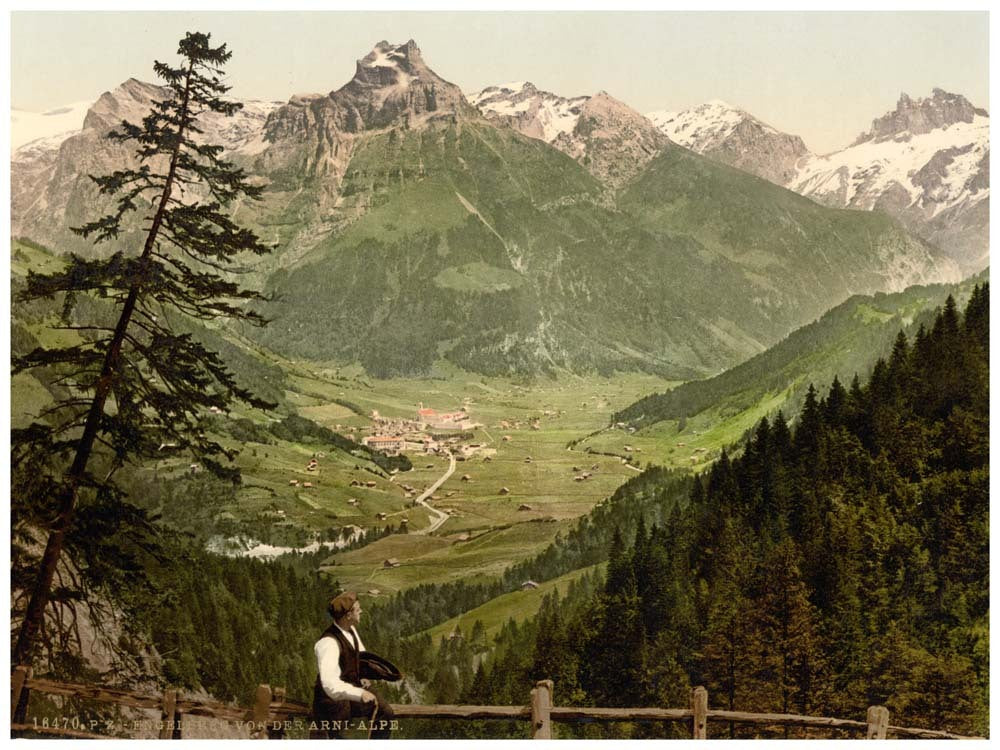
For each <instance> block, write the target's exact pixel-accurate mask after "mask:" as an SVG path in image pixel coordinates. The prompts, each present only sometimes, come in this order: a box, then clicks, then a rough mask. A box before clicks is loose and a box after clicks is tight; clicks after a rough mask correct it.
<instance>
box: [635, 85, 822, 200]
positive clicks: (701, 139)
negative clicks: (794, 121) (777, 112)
mask: <svg viewBox="0 0 1000 750" xmlns="http://www.w3.org/2000/svg"><path fill="white" fill-rule="evenodd" d="M646 116H647V117H648V118H649V119H650V120H652V121H653V123H654V124H655V125H656V127H657V128H658V129H659V130H660V132H661V133H663V134H664V135H666V136H667V138H669V139H670V140H672V141H673V142H674V143H676V144H678V145H680V146H684V148H688V149H691V150H692V151H695V152H697V153H699V154H704V155H706V156H710V157H712V158H714V159H716V160H718V161H721V162H724V163H726V164H729V165H731V166H734V167H739V168H740V169H743V170H745V171H747V172H753V173H754V174H756V175H759V176H761V177H763V178H764V179H767V180H770V181H771V182H776V183H778V184H779V185H784V184H785V183H786V182H787V180H788V179H790V178H791V177H792V176H793V175H794V174H795V166H796V163H797V162H798V160H799V159H801V158H802V157H803V156H805V155H807V154H808V153H809V150H808V149H807V148H806V145H805V143H803V142H802V139H801V138H799V137H798V136H795V135H789V134H787V133H782V132H781V131H779V130H777V129H776V128H774V127H772V126H770V125H768V124H767V123H765V122H762V121H761V120H758V119H757V118H756V117H754V116H753V115H751V114H750V113H748V112H746V111H745V110H743V109H740V108H739V107H735V106H733V105H732V104H729V103H728V102H724V101H722V100H721V99H712V100H710V101H707V102H705V103H704V104H699V105H698V106H696V107H692V108H691V109H685V110H682V111H679V112H677V111H670V110H660V111H657V112H650V113H649V114H648V115H646Z"/></svg>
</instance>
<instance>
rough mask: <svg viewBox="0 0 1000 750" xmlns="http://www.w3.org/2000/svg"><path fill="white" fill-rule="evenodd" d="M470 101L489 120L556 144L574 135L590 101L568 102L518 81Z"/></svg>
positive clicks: (473, 96)
mask: <svg viewBox="0 0 1000 750" xmlns="http://www.w3.org/2000/svg"><path fill="white" fill-rule="evenodd" d="M467 98H468V100H469V103H470V104H472V105H473V106H474V107H477V108H478V109H479V111H480V112H482V113H483V115H485V116H486V117H487V118H489V119H492V120H500V121H504V122H505V124H508V125H512V126H513V127H514V128H516V129H517V130H519V131H521V132H522V133H524V134H525V135H527V136H530V137H532V138H538V139H540V140H543V141H545V142H546V143H552V142H553V141H555V140H556V139H557V138H558V137H559V136H560V135H565V134H569V133H570V132H572V130H573V128H574V127H576V123H577V121H578V120H579V119H580V108H581V106H582V105H583V104H584V102H586V101H587V99H589V98H590V97H587V96H577V97H574V98H572V99H567V98H566V97H562V96H559V95H558V94H553V93H550V92H548V91H541V90H540V89H538V88H537V87H536V86H535V85H534V84H533V83H531V82H530V81H515V82H513V83H504V84H501V85H499V86H488V87H487V88H485V89H483V90H482V91H477V92H475V93H473V94H469V95H467Z"/></svg>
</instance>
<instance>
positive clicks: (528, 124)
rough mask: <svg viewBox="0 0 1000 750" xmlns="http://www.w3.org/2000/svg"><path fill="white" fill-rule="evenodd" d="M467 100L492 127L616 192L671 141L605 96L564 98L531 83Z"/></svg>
mask: <svg viewBox="0 0 1000 750" xmlns="http://www.w3.org/2000/svg"><path fill="white" fill-rule="evenodd" d="M469 101H470V103H472V104H473V105H475V106H476V107H478V108H479V111H480V112H482V113H483V115H484V116H485V117H486V118H487V119H489V120H490V121H492V122H496V123H499V124H502V125H506V126H508V127H511V128H514V129H515V130H517V131H518V132H520V133H522V134H524V135H526V136H528V137H529V138H537V139H539V140H542V141H545V142H546V143H548V144H550V145H552V146H555V147H556V148H557V149H559V150H560V151H562V152H563V153H565V154H569V155H570V156H572V157H573V158H574V159H576V160H577V161H578V162H580V163H581V164H583V165H584V166H585V167H586V168H587V169H588V171H590V173H591V174H593V175H594V176H595V177H597V178H598V179H601V180H602V181H604V182H605V183H607V184H608V185H609V186H610V187H612V188H618V187H620V186H621V185H623V184H624V183H625V182H627V181H628V180H629V179H630V178H631V177H633V176H634V175H636V174H637V173H638V172H639V171H640V170H641V169H642V167H643V166H645V165H646V164H647V163H648V162H649V161H650V160H651V159H652V158H653V157H654V156H655V155H656V154H657V153H658V152H659V150H660V149H661V148H663V146H664V145H666V143H667V140H666V139H665V138H663V136H662V135H661V134H660V133H659V131H658V130H657V128H656V127H655V126H654V125H653V124H652V123H651V122H650V121H649V120H648V119H646V118H645V117H643V116H642V115H641V114H640V113H639V112H636V111H635V110H634V109H632V108H631V107H629V106H628V105H627V104H625V103H624V102H621V101H619V100H618V99H615V98H614V97H613V96H611V95H610V94H608V93H607V92H606V91H599V92H597V94H595V95H593V96H578V97H574V98H566V97H563V96H559V95H558V94H553V93H551V92H548V91H541V90H540V89H538V88H537V87H535V85H534V84H532V83H530V82H526V81H525V82H519V83H510V84H504V85H502V86H490V87H488V88H485V89H483V90H482V91H479V92H476V93H474V94H470V95H469Z"/></svg>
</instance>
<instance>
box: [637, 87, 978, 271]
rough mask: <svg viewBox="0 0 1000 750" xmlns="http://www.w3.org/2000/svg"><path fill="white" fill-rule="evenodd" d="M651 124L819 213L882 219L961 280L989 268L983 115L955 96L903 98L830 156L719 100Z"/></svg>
mask: <svg viewBox="0 0 1000 750" xmlns="http://www.w3.org/2000/svg"><path fill="white" fill-rule="evenodd" d="M649 117H650V119H652V120H653V122H655V123H656V124H657V125H658V127H659V128H660V130H661V131H662V132H663V133H664V134H665V135H667V136H668V137H669V138H670V139H671V140H672V141H674V142H675V143H679V144H680V145H682V146H684V147H686V148H689V149H691V150H693V151H696V152H697V153H700V154H704V155H705V156H708V157H709V158H712V159H715V160H716V161H721V162H723V163H726V164H729V165H732V166H735V167H738V168H740V169H743V170H745V171H747V172H750V173H752V174H756V175H758V176H760V177H763V178H765V179H767V180H770V181H771V182H774V183H776V184H778V185H782V186H784V187H787V188H789V189H791V190H794V191H795V192H797V193H800V194H801V195H805V196H808V197H809V198H812V199H813V200H816V201H818V202H820V203H822V204H824V205H827V206H832V207H836V208H852V209H858V210H864V211H871V210H878V211H884V212H886V213H888V214H889V215H891V216H894V217H896V218H897V219H899V220H900V221H902V222H903V224H904V226H906V227H907V228H908V229H909V230H910V231H912V232H914V233H915V234H917V235H918V236H920V237H922V238H924V239H926V240H928V241H930V242H932V243H933V244H935V245H937V246H939V247H940V248H941V249H942V250H943V251H944V252H945V253H946V254H947V255H949V256H950V257H951V258H953V259H954V260H955V261H956V262H958V264H959V266H960V267H961V268H962V271H963V272H964V273H974V272H976V271H980V270H982V269H983V268H984V267H985V266H986V265H987V264H988V263H989V115H988V113H987V112H986V110H984V109H981V108H978V107H974V106H973V105H972V104H971V103H970V102H969V101H968V100H967V99H966V98H965V97H963V96H961V95H958V94H950V93H947V92H945V91H942V90H941V89H934V91H933V93H932V95H931V96H930V97H928V98H925V99H916V100H914V99H911V98H910V97H909V96H907V95H906V94H903V95H902V96H901V97H900V98H899V101H898V103H897V105H896V108H895V110H893V111H891V112H888V113H886V114H885V115H883V116H881V117H879V118H876V119H875V120H874V121H873V122H872V126H871V128H870V129H869V130H868V131H866V132H864V133H862V134H861V135H860V136H858V138H857V139H855V141H854V142H853V143H852V144H851V145H850V146H848V147H847V148H844V149H841V150H839V151H835V152H833V153H831V154H826V155H818V154H813V153H811V152H810V151H809V150H808V149H807V148H806V146H805V144H804V143H803V142H802V140H801V139H800V138H798V137H797V136H793V135H789V134H787V133H782V132H780V131H778V130H776V129H775V128H773V127H771V126H769V125H766V124H764V123H763V122H761V121H760V120H758V119H757V118H755V117H753V116H752V115H750V114H748V113H746V112H744V111H742V110H740V109H737V108H735V107H732V106H730V105H727V104H725V103H724V102H720V101H712V102H708V103H706V104H703V105H700V106H698V107H694V108H692V109H689V110H685V111H682V112H652V113H650V115H649Z"/></svg>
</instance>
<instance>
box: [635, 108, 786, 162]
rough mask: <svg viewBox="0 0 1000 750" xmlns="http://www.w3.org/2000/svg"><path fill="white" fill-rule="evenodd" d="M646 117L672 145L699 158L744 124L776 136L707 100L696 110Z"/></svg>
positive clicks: (745, 116) (737, 110)
mask: <svg viewBox="0 0 1000 750" xmlns="http://www.w3.org/2000/svg"><path fill="white" fill-rule="evenodd" d="M646 117H648V118H649V119H650V120H652V121H653V124H654V125H656V127H658V128H659V129H660V131H661V132H662V133H663V134H664V135H666V136H667V137H668V138H669V139H670V140H672V141H673V142H674V143H676V144H678V145H680V146H684V147H685V148H689V149H691V150H692V151H696V152H698V153H699V154H700V153H704V152H706V151H710V150H712V149H714V148H716V147H718V146H719V145H720V144H721V143H723V142H724V141H725V140H726V139H727V138H729V137H730V136H731V135H732V134H733V132H734V131H735V130H736V128H737V127H738V126H739V125H740V123H742V122H745V121H747V120H753V121H754V122H755V123H757V124H758V126H759V127H760V128H761V129H762V130H764V131H766V132H769V133H777V132H778V131H777V130H775V129H774V128H773V127H771V126H770V125H768V124H767V123H764V122H761V121H760V120H757V119H756V118H755V117H753V116H751V115H750V114H748V113H747V112H746V111H744V110H742V109H740V108H739V107H734V106H733V105H732V104H729V103H728V102H724V101H722V100H721V99H711V100H709V101H707V102H705V103H704V104H699V105H698V106H697V107H692V108H691V109H685V110H681V111H673V110H658V111H656V112H649V113H648V114H647V115H646Z"/></svg>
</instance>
